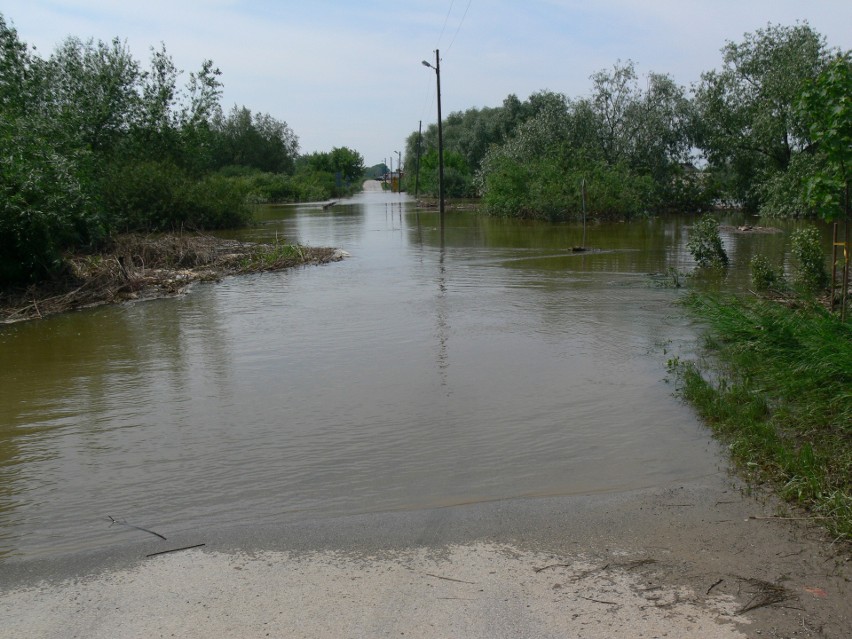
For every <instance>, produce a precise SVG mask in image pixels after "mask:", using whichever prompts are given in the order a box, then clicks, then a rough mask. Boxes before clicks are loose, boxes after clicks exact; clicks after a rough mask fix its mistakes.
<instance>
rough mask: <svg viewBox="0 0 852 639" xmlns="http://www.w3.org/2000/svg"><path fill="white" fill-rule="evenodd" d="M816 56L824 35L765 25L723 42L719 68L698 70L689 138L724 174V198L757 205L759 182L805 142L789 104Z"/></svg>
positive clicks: (763, 195) (802, 123) (813, 72)
mask: <svg viewBox="0 0 852 639" xmlns="http://www.w3.org/2000/svg"><path fill="white" fill-rule="evenodd" d="M824 59H825V43H824V39H823V37H822V36H820V35H819V34H818V33H816V32H815V31H814V30H813V29H811V27H810V26H808V24H807V23H803V24H797V25H796V26H793V27H785V26H777V25H772V24H770V25H768V26H767V27H766V28H765V29H758V30H757V31H755V32H754V33H747V34H746V35H745V37H744V39H743V41H742V42H738V43H735V42H728V43H727V44H726V45H725V46H724V47H723V48H722V67H721V69H720V70H714V71H709V72H707V73H704V74H702V78H701V82H700V84H699V85H698V86H697V88H696V90H695V101H696V107H697V116H696V119H695V120H694V127H695V129H694V132H695V137H696V143H697V145H698V146H699V148H701V149H702V151H703V152H704V154H705V156H706V157H707V159H708V161H709V163H710V166H711V167H712V168H713V169H714V170H715V171H716V172H717V174H718V175H725V176H727V183H726V185H725V188H726V192H727V193H728V194H729V197H730V198H731V199H733V200H735V201H737V202H739V203H741V204H743V205H744V206H745V207H746V208H748V209H751V210H754V209H758V208H761V206H762V205H763V204H764V203H765V202H766V200H767V199H768V197H769V194H768V193H767V192H766V191H765V190H764V191H763V192H761V190H760V188H758V187H759V185H760V184H761V183H763V182H765V181H767V180H769V179H771V178H772V177H773V176H774V175H777V174H779V173H780V174H783V173H785V172H786V171H787V169H788V167H789V166H790V163H791V162H792V161H793V158H794V157H795V156H796V154H798V153H801V152H803V151H805V150H806V149H807V148H808V146H809V144H810V135H809V131H808V127H807V122H806V120H805V119H804V118H803V117H802V115H801V112H800V110H799V109H797V108H796V107H797V104H798V101H799V96H800V95H801V94H802V90H803V89H804V88H805V86H807V84H808V82H809V81H811V80H813V79H814V78H815V77H816V76H817V75H818V74H819V72H820V70H821V69H822V67H823V64H824ZM804 172H805V173H807V171H804ZM780 186H783V185H780Z"/></svg>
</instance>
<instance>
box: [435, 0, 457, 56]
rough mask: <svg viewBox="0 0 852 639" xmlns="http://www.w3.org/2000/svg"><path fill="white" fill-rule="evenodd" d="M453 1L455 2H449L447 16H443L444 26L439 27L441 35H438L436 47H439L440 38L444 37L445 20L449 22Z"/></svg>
mask: <svg viewBox="0 0 852 639" xmlns="http://www.w3.org/2000/svg"><path fill="white" fill-rule="evenodd" d="M455 2H456V0H451V2H450V8H449V10H448V11H447V17H446V18H444V26H443V27H441V35H439V36H438V44H437V45H436V46H435V48H436V49H440V48H441V38H443V37H444V29H446V28H447V22H449V20H450V14H451V13H452V12H453V5H454V4H455Z"/></svg>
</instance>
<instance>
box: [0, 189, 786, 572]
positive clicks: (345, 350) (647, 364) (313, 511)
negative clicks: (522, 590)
mask: <svg viewBox="0 0 852 639" xmlns="http://www.w3.org/2000/svg"><path fill="white" fill-rule="evenodd" d="M260 213H261V215H260V217H261V218H262V223H261V224H260V226H258V227H257V228H254V229H251V230H250V231H247V232H246V233H244V234H243V236H244V237H248V238H256V239H270V238H274V237H276V236H277V237H279V238H282V237H283V238H286V239H287V240H289V241H298V242H301V243H305V244H310V245H313V246H335V247H338V248H341V249H344V250H345V251H348V252H349V253H350V254H351V257H349V258H348V259H346V260H344V261H342V262H339V263H334V264H329V265H325V266H313V267H307V268H300V269H295V270H290V271H287V272H281V273H266V274H262V275H255V276H247V277H235V278H229V279H226V280H225V281H223V282H220V283H217V284H202V285H197V286H196V287H195V288H193V289H192V290H191V292H190V293H189V294H187V295H185V296H183V297H180V298H176V299H167V300H158V301H152V302H145V303H138V304H129V305H122V306H115V307H100V308H95V309H89V310H86V311H82V312H75V313H70V314H67V315H64V316H57V317H52V318H49V319H46V320H43V321H37V322H29V323H22V324H15V325H8V326H0V560H2V558H3V557H6V558H10V557H14V558H16V559H28V558H36V557H50V556H56V555H59V554H65V553H72V552H79V551H88V550H95V549H98V548H103V547H106V546H109V545H111V544H120V543H124V542H126V541H127V540H128V539H130V538H131V537H132V536H134V535H136V536H138V535H141V536H143V537H144V533H141V532H138V531H134V530H132V529H128V528H127V527H124V526H110V523H109V520H108V516H113V517H115V518H116V519H126V520H127V521H128V522H130V523H133V524H136V525H138V526H143V527H145V528H150V529H152V530H156V531H159V532H161V533H163V534H166V535H168V534H169V533H176V532H179V531H191V530H198V529H203V528H207V529H209V528H210V527H216V526H231V525H240V524H246V525H254V524H271V525H276V524H281V525H287V523H288V522H295V521H300V520H307V519H323V518H329V517H336V516H344V515H349V514H356V513H369V512H380V511H392V510H401V509H420V508H430V507H438V506H447V505H453V504H461V503H470V502H476V501H482V500H496V499H504V498H518V497H525V496H538V495H556V494H578V493H594V492H603V491H620V490H626V489H635V488H640V487H649V486H658V485H663V484H666V483H670V482H675V481H682V480H688V479H690V478H695V477H699V476H702V475H706V474H709V473H714V472H718V468H717V466H718V458H717V457H716V454H715V448H714V447H713V445H712V444H711V443H710V442H709V438H708V435H707V433H706V432H705V430H704V429H703V428H702V427H701V426H700V424H699V423H698V422H697V420H696V418H695V417H694V415H693V414H692V412H691V411H690V410H689V409H688V408H687V407H685V406H683V405H682V404H681V402H680V401H679V400H678V399H677V398H676V397H674V396H673V392H674V388H673V386H672V385H671V384H668V383H666V381H665V380H664V378H665V376H666V371H665V361H666V359H667V357H669V356H671V354H672V353H674V352H683V351H684V349H686V350H687V351H688V350H689V349H690V348H692V347H693V346H692V345H693V344H694V342H695V334H696V328H695V327H694V326H692V325H691V323H690V322H689V321H688V320H687V319H685V317H684V316H683V312H682V311H681V310H680V309H679V308H678V307H677V306H676V305H675V304H674V302H675V300H676V299H677V297H678V296H679V295H681V294H682V292H681V291H680V290H678V289H676V288H673V287H667V286H665V285H664V284H666V282H668V281H669V280H670V279H671V278H666V277H662V276H661V277H656V278H655V277H651V276H649V273H663V272H665V271H666V270H667V269H669V268H674V269H677V270H690V269H691V268H692V264H691V260H690V257H689V255H688V253H687V251H686V249H685V242H686V238H687V229H686V225H687V224H688V221H687V220H686V219H681V218H677V217H673V218H666V219H661V220H651V221H641V222H636V223H633V224H629V225H628V224H611V225H601V226H594V227H590V228H589V231H588V238H587V245H588V246H590V247H594V248H595V249H597V250H595V251H593V252H586V253H572V252H571V251H570V247H572V246H575V245H578V244H580V243H581V242H582V228H581V226H580V225H551V224H544V223H529V222H520V221H505V220H498V219H491V218H487V217H484V216H477V215H474V214H471V213H463V212H448V213H447V222H446V230H445V233H444V234H443V239H442V235H441V233H440V232H439V230H438V228H437V226H438V218H437V215H436V214H435V212H434V211H431V212H426V211H420V212H417V211H416V210H415V208H414V205H413V203H412V202H411V201H410V200H409V199H407V198H406V197H405V196H401V195H398V194H388V193H381V192H365V193H362V194H361V195H359V196H357V197H355V198H353V199H351V200H346V201H343V202H340V203H338V204H337V205H335V206H334V207H332V208H330V209H328V210H324V209H323V208H322V207H320V206H319V205H314V206H309V205H306V206H302V207H277V208H269V209H264V210H262V211H261V212H260ZM781 237H782V236H769V235H766V236H754V237H749V238H743V237H739V238H730V237H729V238H726V242H727V243H728V248H729V251H731V253H732V256H733V259H734V262H735V264H736V263H737V262H739V263H747V261H748V257H749V256H750V253H751V252H752V251H753V250H756V249H760V250H765V249H766V247H767V246H769V247H770V248H771V247H772V246H774V245H778V243H779V242H782V243H783V240H782V239H779V238H781ZM779 246H780V245H779ZM133 538H134V539H135V538H136V537H133Z"/></svg>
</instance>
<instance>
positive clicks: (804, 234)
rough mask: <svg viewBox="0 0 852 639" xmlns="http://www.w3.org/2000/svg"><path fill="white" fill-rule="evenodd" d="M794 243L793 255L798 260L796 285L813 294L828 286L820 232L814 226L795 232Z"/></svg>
mask: <svg viewBox="0 0 852 639" xmlns="http://www.w3.org/2000/svg"><path fill="white" fill-rule="evenodd" d="M792 243H793V248H792V253H793V257H794V258H795V260H796V277H795V283H796V285H797V286H799V287H800V288H801V289H803V290H804V291H807V292H811V293H814V292H817V291H820V290H822V289H824V288H825V287H826V286H828V271H827V270H826V268H825V256H824V254H823V251H822V242H821V241H820V235H819V231H818V230H817V229H816V228H815V227H813V226H808V227H806V228H802V229H799V230H797V231H794V232H793V235H792Z"/></svg>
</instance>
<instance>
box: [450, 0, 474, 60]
mask: <svg viewBox="0 0 852 639" xmlns="http://www.w3.org/2000/svg"><path fill="white" fill-rule="evenodd" d="M471 2H473V0H467V6H466V7H465V8H464V14H463V15H462V19H461V20H460V21H459V26H457V27H456V32H455V33H454V34H453V39H452V40H450V46H448V47H447V53H449V52H450V49H452V48H453V42H455V41H456V36H457V35H458V34H459V30H460V29H461V26H462V24H464V19H465V18H466V17H467V10H468V9H470V3H471Z"/></svg>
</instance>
